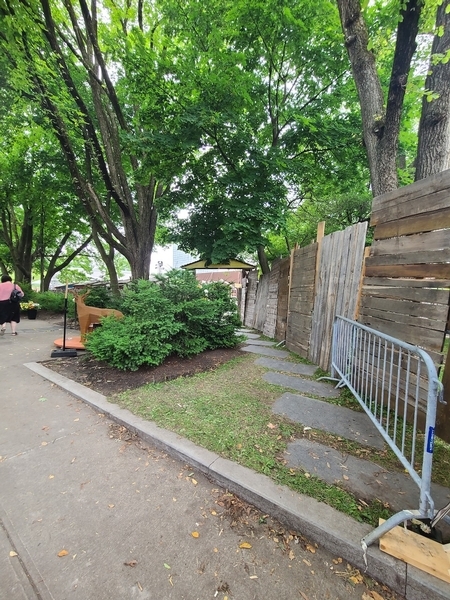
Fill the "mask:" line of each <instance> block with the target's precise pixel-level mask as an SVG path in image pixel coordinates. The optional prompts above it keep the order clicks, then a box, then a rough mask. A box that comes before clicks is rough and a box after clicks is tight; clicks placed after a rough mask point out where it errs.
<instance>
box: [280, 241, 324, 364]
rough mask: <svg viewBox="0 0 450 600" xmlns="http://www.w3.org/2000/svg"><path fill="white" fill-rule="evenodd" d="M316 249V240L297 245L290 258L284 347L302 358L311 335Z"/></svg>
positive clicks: (306, 354) (305, 356)
mask: <svg viewBox="0 0 450 600" xmlns="http://www.w3.org/2000/svg"><path fill="white" fill-rule="evenodd" d="M317 249H318V244H310V245H309V246H307V247H306V248H298V249H297V250H294V252H293V255H292V262H291V265H292V267H291V274H290V277H291V281H290V297H289V313H288V320H287V330H286V347H287V348H288V349H289V350H292V351H293V352H297V353H298V354H299V355H300V356H302V357H304V358H307V357H308V351H309V344H310V338H311V322H312V312H313V308H314V286H315V278H316V257H317Z"/></svg>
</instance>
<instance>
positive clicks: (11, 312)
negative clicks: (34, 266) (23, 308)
mask: <svg viewBox="0 0 450 600" xmlns="http://www.w3.org/2000/svg"><path fill="white" fill-rule="evenodd" d="M14 288H16V290H19V292H20V294H21V297H22V298H23V296H24V293H23V292H22V290H21V288H20V287H19V286H18V285H17V283H13V282H12V279H11V277H10V276H9V275H2V282H1V283H0V327H1V329H0V335H3V334H4V333H5V330H6V325H5V323H9V324H10V325H11V335H17V331H16V326H17V323H20V304H19V302H10V301H9V298H10V296H11V292H12V291H13V289H14Z"/></svg>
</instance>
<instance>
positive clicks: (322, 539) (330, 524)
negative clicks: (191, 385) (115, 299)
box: [24, 362, 450, 600]
mask: <svg viewBox="0 0 450 600" xmlns="http://www.w3.org/2000/svg"><path fill="white" fill-rule="evenodd" d="M24 366H25V367H27V368H29V369H30V370H32V371H33V372H35V373H36V374H38V375H40V376H41V377H43V378H45V379H47V380H48V381H51V382H52V383H54V384H56V385H57V386H59V387H60V388H62V389H64V390H65V391H67V392H69V393H70V394H71V395H72V396H74V397H76V398H78V399H79V400H82V401H83V402H85V403H87V404H89V405H90V406H91V407H92V408H94V410H96V411H99V412H102V413H104V414H106V415H107V416H108V417H109V418H110V419H112V420H113V421H115V422H116V423H119V424H121V425H124V426H126V427H127V428H129V429H130V430H131V431H133V432H135V433H136V434H138V435H139V437H141V438H142V439H143V440H144V441H146V442H148V443H149V444H152V445H154V446H156V447H157V448H159V449H162V450H164V451H165V452H167V454H169V455H170V456H173V457H175V458H178V459H180V460H182V461H183V462H187V463H189V464H191V465H192V466H194V467H195V468H197V469H198V470H200V471H201V472H202V473H204V474H205V475H206V476H207V477H208V478H209V479H210V480H211V481H213V482H215V483H217V484H218V485H220V486H221V487H224V488H226V489H228V490H229V491H231V492H233V493H235V494H237V495H239V496H240V497H241V498H242V499H244V500H246V501H247V502H249V503H251V504H253V505H254V506H256V507H257V508H258V509H260V510H261V511H263V512H266V513H270V514H271V515H272V516H273V517H275V518H277V519H279V520H280V521H282V522H283V523H285V524H286V525H288V526H289V527H290V528H292V529H294V530H296V531H299V532H301V533H302V534H303V535H305V536H306V537H308V538H309V539H310V540H311V541H314V542H317V543H318V544H319V545H321V546H323V547H324V548H326V549H327V550H329V551H330V552H333V553H334V554H335V555H336V556H340V557H342V558H343V559H344V560H347V561H348V562H349V563H351V564H352V565H354V566H356V567H357V568H358V569H360V570H361V571H362V572H365V573H366V574H367V575H369V576H371V577H373V578H374V579H376V580H377V581H380V582H382V583H384V584H385V585H387V586H389V587H390V588H391V589H392V590H394V591H396V592H397V593H399V594H401V595H403V596H404V597H405V598H406V599H407V600H425V599H426V600H428V599H429V598H433V599H436V600H449V599H450V586H449V585H448V584H446V583H445V582H443V581H441V580H439V579H437V578H435V577H432V576H430V575H428V574H427V573H425V572H423V571H420V570H419V569H416V568H414V567H411V566H409V565H406V564H405V563H403V562H402V561H400V560H397V559H395V558H393V557H391V556H389V555H388V554H385V553H383V552H381V551H380V550H378V548H377V547H370V548H369V550H368V553H367V560H368V566H367V569H366V567H365V564H364V558H363V553H362V549H361V544H360V540H361V538H362V537H364V536H365V535H366V534H367V533H369V531H370V530H371V528H370V527H369V526H368V525H364V524H361V523H358V522H356V521H354V520H353V519H351V518H350V517H348V516H347V515H344V514H342V513H340V512H339V511H337V510H335V509H333V508H331V507H330V506H328V505H326V504H324V503H321V502H318V501H317V500H315V499H313V498H310V497H308V496H304V495H302V494H298V493H296V492H293V491H292V490H289V489H288V488H286V487H283V486H279V485H276V484H275V483H274V482H273V481H272V480H271V479H270V478H269V477H267V476H265V475H261V474H259V473H256V472H255V471H253V470H251V469H248V468H246V467H242V466H240V465H238V464H236V463H234V462H232V461H229V460H227V459H224V458H221V457H220V456H219V455H217V454H215V453H213V452H210V451H209V450H205V449H204V448H201V447H199V446H197V445H195V444H193V443H192V442H190V441H189V440H187V439H185V438H182V437H180V436H179V435H177V434H175V433H173V432H171V431H167V430H165V429H162V428H160V427H158V426H157V425H155V423H153V422H150V421H145V420H144V419H141V418H140V417H137V416H135V415H133V414H132V413H131V412H130V411H128V410H126V409H122V408H120V407H119V406H117V405H115V404H113V403H111V402H108V400H107V399H106V397H105V396H103V395H102V394H99V393H98V392H95V391H94V390H91V389H89V388H86V387H85V386H83V385H80V384H79V383H76V382H74V381H72V380H70V379H68V378H67V377H64V376H62V375H60V374H58V373H56V372H54V371H52V370H51V369H47V368H46V367H44V366H42V365H40V364H39V363H36V362H29V363H25V365H24Z"/></svg>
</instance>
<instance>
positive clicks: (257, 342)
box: [250, 338, 277, 348]
mask: <svg viewBox="0 0 450 600" xmlns="http://www.w3.org/2000/svg"><path fill="white" fill-rule="evenodd" d="M250 343H251V344H252V346H267V348H270V347H273V346H275V345H276V343H277V342H269V341H267V340H257V339H255V338H251V341H250Z"/></svg>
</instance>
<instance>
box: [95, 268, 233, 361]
mask: <svg viewBox="0 0 450 600" xmlns="http://www.w3.org/2000/svg"><path fill="white" fill-rule="evenodd" d="M120 310H122V311H123V313H124V315H125V316H124V318H123V319H121V320H117V319H115V318H113V317H108V318H105V319H103V320H102V327H100V328H98V329H95V330H94V331H93V332H92V333H91V334H89V336H88V338H87V341H86V347H87V348H88V350H89V351H90V352H92V354H93V355H94V356H95V357H96V358H97V359H99V360H104V361H106V362H107V363H108V364H110V365H112V366H114V367H117V368H118V369H125V370H127V369H130V370H136V369H138V368H139V366H141V365H158V364H161V363H162V362H163V361H164V359H165V358H166V357H167V356H169V355H170V354H177V355H178V356H182V357H188V356H193V355H195V354H199V353H200V352H202V351H203V350H207V349H214V348H223V347H225V348H230V347H233V346H235V345H236V344H238V343H239V341H240V340H239V339H238V338H237V337H236V335H235V329H236V327H237V326H239V324H240V321H239V318H238V315H237V307H236V303H235V301H234V300H233V299H232V298H231V297H230V288H229V286H228V285H227V284H223V283H212V284H207V285H201V284H199V283H198V282H197V280H196V279H195V277H194V275H193V274H192V273H190V272H188V271H182V270H172V271H170V272H169V273H167V274H165V275H161V276H158V278H157V283H152V282H149V281H146V280H138V281H135V282H133V283H131V284H129V285H128V286H127V288H125V289H124V291H123V293H122V302H121V308H120Z"/></svg>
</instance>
